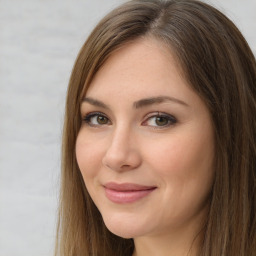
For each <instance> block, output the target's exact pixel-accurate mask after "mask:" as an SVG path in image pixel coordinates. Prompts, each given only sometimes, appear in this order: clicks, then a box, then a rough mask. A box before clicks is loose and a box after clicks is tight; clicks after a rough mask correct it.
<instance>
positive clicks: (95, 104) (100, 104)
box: [82, 97, 110, 109]
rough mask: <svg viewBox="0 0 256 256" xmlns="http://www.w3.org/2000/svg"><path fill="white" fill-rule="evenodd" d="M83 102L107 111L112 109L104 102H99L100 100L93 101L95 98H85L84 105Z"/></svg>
mask: <svg viewBox="0 0 256 256" xmlns="http://www.w3.org/2000/svg"><path fill="white" fill-rule="evenodd" d="M83 102H88V103H90V104H91V105H93V106H96V107H100V108H105V109H110V107H109V106H108V105H106V104H105V103H103V102H101V101H99V100H96V99H93V98H89V97H87V98H84V99H83V100H82V103H83Z"/></svg>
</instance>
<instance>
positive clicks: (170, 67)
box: [86, 38, 188, 96]
mask: <svg viewBox="0 0 256 256" xmlns="http://www.w3.org/2000/svg"><path fill="white" fill-rule="evenodd" d="M167 85H168V86H167ZM184 85H186V86H188V83H187V82H186V80H185V79H184V76H183V75H182V72H181V69H180V65H179V63H178V62H177V60H176V58H175V57H174V55H173V54H172V52H171V50H170V49H169V48H167V46H165V45H164V44H163V43H161V42H160V41H157V40H155V39H151V38H150V39H149V38H140V39H137V40H136V41H132V42H129V43H127V44H125V45H123V46H122V47H121V48H119V49H118V50H116V51H115V52H113V53H112V54H111V56H110V57H109V58H108V59H107V61H106V62H105V63H104V64H103V66H102V67H101V68H100V70H99V71H98V72H97V73H96V75H95V76H94V78H93V79H92V82H91V83H90V85H89V88H88V90H87V92H86V96H88V95H89V96H92V95H95V94H96V95H98V96H100V95H101V94H105V93H108V94H109V96H111V93H113V92H115V93H116V92H118V91H120V92H123V91H126V92H128V91H130V90H132V91H134V92H135V93H139V92H140V91H143V93H144V94H145V93H147V92H149V93H151V94H152V93H153V94H158V93H160V92H161V91H162V93H164V92H166V89H167V88H169V89H171V88H172V90H173V91H174V90H175V88H176V89H178V87H179V89H181V88H182V87H183V86H184ZM145 96H146V95H145ZM148 96H152V95H148Z"/></svg>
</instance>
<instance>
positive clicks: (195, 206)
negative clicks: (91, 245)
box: [76, 39, 214, 238]
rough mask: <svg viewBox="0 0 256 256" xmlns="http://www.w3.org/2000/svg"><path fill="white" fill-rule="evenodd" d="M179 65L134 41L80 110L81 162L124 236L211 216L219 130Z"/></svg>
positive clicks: (192, 224) (155, 45)
mask: <svg viewBox="0 0 256 256" xmlns="http://www.w3.org/2000/svg"><path fill="white" fill-rule="evenodd" d="M178 66H179V65H178V64H177V62H176V61H175V59H174V58H173V56H172V54H171V53H170V51H169V50H168V49H167V48H165V47H164V46H163V45H162V44H161V43H159V42H157V41H154V40H151V39H140V40H137V41H135V42H132V43H129V44H127V45H125V46H123V47H122V48H121V49H119V50H117V51H116V52H115V53H113V55H112V56H111V57H110V58H109V59H108V60H107V62H106V63H105V64H104V65H103V66H102V68H101V69H100V70H99V71H98V72H97V74H96V76H95V77H94V79H93V81H92V83H91V85H90V87H89V89H88V91H87V93H86V95H85V97H84V101H83V103H82V105H81V115H82V118H83V123H82V125H81V129H80V131H79V134H78V137H77V143H76V156H77V162H78V165H79V167H80V170H81V172H82V175H83V179H84V182H85V185H86V188H87V190H88V192H89V194H90V196H91V198H92V200H93V201H94V203H95V204H96V206H97V207H98V209H99V211H100V213H101V214H102V217H103V219H104V222H105V224H106V226H107V227H108V229H109V230H110V231H112V232H113V233H115V234H116V235H118V236H122V237H126V238H128V237H133V238H134V237H143V236H150V235H156V234H157V235H160V234H162V235H165V234H169V233H171V232H173V231H174V230H175V231H177V230H179V229H184V228H185V229H186V228H190V229H191V228H192V229H193V228H194V229H196V228H197V227H199V226H200V225H201V224H202V221H203V220H202V218H203V217H204V216H205V214H206V212H207V206H208V204H207V201H208V198H209V193H210V190H211V187H212V182H213V176H214V174H213V172H214V170H213V159H214V134H213V127H212V124H211V118H210V114H209V112H208V109H207V108H206V106H205V104H204V102H203V101H202V100H201V99H200V98H199V96H198V95H197V94H196V93H195V92H194V91H193V90H192V89H191V87H190V86H189V85H188V83H187V82H186V81H185V79H184V77H183V76H182V74H181V72H180V70H179V68H178Z"/></svg>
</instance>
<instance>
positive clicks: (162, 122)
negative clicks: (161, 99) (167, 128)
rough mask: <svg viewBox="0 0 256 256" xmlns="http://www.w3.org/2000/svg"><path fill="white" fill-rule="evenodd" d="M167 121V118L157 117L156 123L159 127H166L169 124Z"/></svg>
mask: <svg viewBox="0 0 256 256" xmlns="http://www.w3.org/2000/svg"><path fill="white" fill-rule="evenodd" d="M167 122H168V121H167V119H166V118H165V117H157V118H156V123H157V125H159V126H163V125H166V124H167Z"/></svg>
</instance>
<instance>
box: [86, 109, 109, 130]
mask: <svg viewBox="0 0 256 256" xmlns="http://www.w3.org/2000/svg"><path fill="white" fill-rule="evenodd" d="M93 117H98V118H99V117H103V118H106V119H107V120H108V123H109V122H110V120H109V118H108V117H107V116H106V115H104V114H103V113H101V112H92V113H89V114H87V115H85V117H84V118H83V121H84V122H85V123H86V124H88V125H89V126H92V127H97V126H102V125H103V124H93V123H92V118H93ZM110 123H111V122H110ZM105 125H106V124H105Z"/></svg>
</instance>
